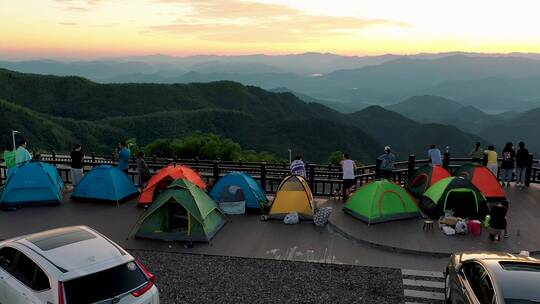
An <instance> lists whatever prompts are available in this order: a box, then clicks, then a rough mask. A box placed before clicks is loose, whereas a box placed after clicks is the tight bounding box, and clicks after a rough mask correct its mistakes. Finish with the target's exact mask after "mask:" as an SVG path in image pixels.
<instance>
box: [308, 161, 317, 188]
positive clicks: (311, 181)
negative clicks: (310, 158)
mask: <svg viewBox="0 0 540 304" xmlns="http://www.w3.org/2000/svg"><path fill="white" fill-rule="evenodd" d="M308 168H309V173H308V181H309V187H310V188H311V191H313V193H315V192H316V191H315V165H313V164H309V165H308Z"/></svg>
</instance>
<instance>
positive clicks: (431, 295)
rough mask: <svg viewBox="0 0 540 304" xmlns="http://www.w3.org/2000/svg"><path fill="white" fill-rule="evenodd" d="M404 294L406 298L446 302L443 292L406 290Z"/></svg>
mask: <svg viewBox="0 0 540 304" xmlns="http://www.w3.org/2000/svg"><path fill="white" fill-rule="evenodd" d="M403 293H404V294H405V296H406V297H411V298H421V299H430V300H444V293H441V292H432V291H421V290H410V289H405V290H404V291H403Z"/></svg>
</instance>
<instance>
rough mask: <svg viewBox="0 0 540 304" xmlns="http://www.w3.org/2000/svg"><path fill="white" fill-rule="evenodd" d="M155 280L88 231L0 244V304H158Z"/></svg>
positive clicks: (78, 229)
mask: <svg viewBox="0 0 540 304" xmlns="http://www.w3.org/2000/svg"><path fill="white" fill-rule="evenodd" d="M154 281H155V278H154V276H153V275H152V274H151V273H150V272H148V270H147V269H146V267H144V265H143V264H142V263H141V262H140V261H138V260H135V259H134V258H133V257H132V256H131V255H130V254H129V253H127V252H126V251H125V250H124V249H122V248H121V247H120V246H118V245H117V244H115V243H114V242H113V241H111V240H109V239H108V238H106V237H105V236H103V235H101V234H100V233H99V232H97V231H95V230H93V229H91V228H89V227H86V226H73V227H65V228H59V229H53V230H48V231H44V232H39V233H36V234H31V235H26V236H22V237H18V238H14V239H10V240H7V241H4V242H1V243H0V304H19V303H21V304H22V303H24V304H28V303H32V304H34V303H35V304H38V303H39V304H41V303H43V304H84V303H101V304H105V303H107V304H109V303H112V304H127V303H136V304H158V303H159V294H158V290H157V288H156V286H155V285H154Z"/></svg>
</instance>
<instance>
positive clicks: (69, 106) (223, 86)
mask: <svg viewBox="0 0 540 304" xmlns="http://www.w3.org/2000/svg"><path fill="white" fill-rule="evenodd" d="M0 98H2V99H4V100H7V101H3V102H2V103H1V104H0V105H1V106H2V108H3V109H5V110H2V118H3V119H2V124H1V125H0V126H1V128H0V134H2V135H1V136H2V137H0V138H1V139H3V140H4V141H6V140H8V139H9V134H10V130H11V129H17V130H19V131H21V132H22V133H23V134H24V136H25V137H28V139H29V140H30V141H31V142H32V144H33V146H34V147H37V148H41V149H47V150H49V149H53V148H54V149H56V150H67V149H69V148H70V147H71V146H72V145H73V144H74V143H76V142H81V143H82V144H84V145H85V147H86V149H87V150H95V151H96V152H103V153H109V152H111V150H112V149H113V148H114V146H115V143H116V142H118V141H120V140H123V139H127V138H136V139H137V143H138V144H139V145H142V146H144V145H147V144H149V143H150V142H152V141H154V140H156V139H158V138H183V137H186V136H189V135H191V134H193V133H194V132H197V131H200V132H207V133H214V134H218V135H220V136H223V137H226V138H230V139H232V140H233V141H235V142H237V143H239V144H240V145H241V147H242V149H245V150H255V151H269V152H272V153H275V154H276V155H277V156H278V157H283V158H285V157H288V149H292V150H293V153H294V154H302V155H304V157H305V159H306V160H308V161H315V162H321V161H326V160H327V159H328V156H329V155H330V154H331V153H332V152H333V151H336V150H341V151H347V152H349V153H350V154H351V155H352V156H353V157H354V158H355V159H358V160H360V161H362V162H368V163H371V162H373V161H374V158H375V157H376V156H377V155H378V154H379V153H380V152H381V150H382V147H383V146H384V145H387V144H388V145H391V146H393V147H394V148H395V150H396V151H398V152H399V153H400V154H402V155H406V154H408V153H410V152H413V153H417V151H424V150H425V146H426V145H428V144H430V143H432V142H436V143H439V141H435V139H438V140H440V141H441V142H440V144H441V145H443V144H444V145H451V146H453V147H454V146H455V147H456V150H455V153H458V154H465V153H466V152H467V151H468V150H469V146H470V144H471V143H472V142H473V141H474V140H476V139H477V138H476V137H474V136H471V135H469V134H466V133H463V132H462V131H459V130H458V129H456V128H451V127H447V126H442V125H429V126H427V125H422V124H420V123H417V122H414V121H412V120H410V119H406V118H405V117H403V116H401V115H399V114H397V113H393V112H391V111H388V110H385V109H383V108H380V107H371V108H368V109H365V110H363V111H360V112H357V113H354V114H342V113H339V112H337V111H335V110H332V109H330V108H328V107H326V106H324V105H321V104H318V103H306V102H303V101H302V100H300V99H299V98H298V97H296V96H295V95H293V94H291V93H272V92H268V91H265V90H263V89H260V88H258V87H252V86H243V85H241V84H238V83H234V82H230V81H220V82H213V83H193V84H172V85H171V84H97V83H94V82H91V81H89V80H86V79H84V78H79V77H57V76H45V75H34V74H23V73H17V72H11V71H8V70H0ZM30 109H31V110H30ZM429 130H437V132H438V133H437V132H435V135H433V134H432V133H430V131H429ZM446 139H448V140H446ZM457 140H461V141H462V144H463V146H464V147H465V146H466V148H463V149H462V150H458V147H461V146H460V143H457V142H455V141H457ZM443 141H444V142H443ZM459 149H461V148H459Z"/></svg>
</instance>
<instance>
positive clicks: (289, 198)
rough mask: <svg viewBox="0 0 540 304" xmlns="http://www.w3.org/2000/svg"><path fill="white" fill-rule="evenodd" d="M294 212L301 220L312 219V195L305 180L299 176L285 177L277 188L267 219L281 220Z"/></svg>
mask: <svg viewBox="0 0 540 304" xmlns="http://www.w3.org/2000/svg"><path fill="white" fill-rule="evenodd" d="M293 212H296V213H298V215H299V217H300V218H301V219H305V220H311V219H313V212H314V206H313V194H312V193H311V189H310V188H309V185H308V184H307V182H306V180H305V179H304V178H303V177H302V176H299V175H291V176H287V177H285V178H284V179H283V181H281V183H280V184H279V186H278V188H277V192H276V196H275V198H274V201H273V203H272V207H271V208H270V211H269V212H268V218H271V219H283V218H284V217H285V216H286V215H287V214H289V213H293Z"/></svg>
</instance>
